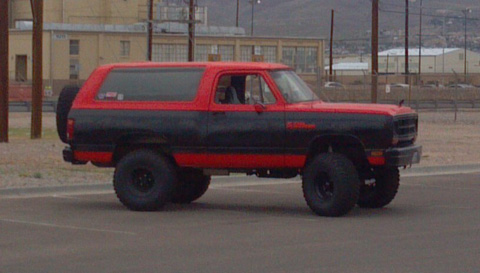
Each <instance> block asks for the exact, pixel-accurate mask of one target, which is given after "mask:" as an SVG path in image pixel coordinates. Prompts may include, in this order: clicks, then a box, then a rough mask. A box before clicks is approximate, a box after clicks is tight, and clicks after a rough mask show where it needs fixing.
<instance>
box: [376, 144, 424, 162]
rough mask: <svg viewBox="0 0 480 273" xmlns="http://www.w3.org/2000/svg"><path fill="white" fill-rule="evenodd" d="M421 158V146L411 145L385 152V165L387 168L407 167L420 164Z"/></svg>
mask: <svg viewBox="0 0 480 273" xmlns="http://www.w3.org/2000/svg"><path fill="white" fill-rule="evenodd" d="M421 157H422V146H420V145H412V146H408V147H403V148H390V149H388V150H386V151H385V165H387V166H396V167H400V166H408V165H412V164H417V163H420V158H421Z"/></svg>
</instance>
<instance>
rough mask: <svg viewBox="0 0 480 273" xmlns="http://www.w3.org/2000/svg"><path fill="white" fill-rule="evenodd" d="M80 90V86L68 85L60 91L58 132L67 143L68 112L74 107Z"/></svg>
mask: <svg viewBox="0 0 480 273" xmlns="http://www.w3.org/2000/svg"><path fill="white" fill-rule="evenodd" d="M78 91H80V87H78V86H73V85H67V86H65V87H64V88H63V89H62V92H60V96H59V97H58V101H57V113H56V114H57V116H56V119H57V133H58V136H59V137H60V139H61V140H62V142H64V143H67V120H68V113H69V112H70V109H71V108H72V104H73V101H74V100H75V97H76V96H77V94H78Z"/></svg>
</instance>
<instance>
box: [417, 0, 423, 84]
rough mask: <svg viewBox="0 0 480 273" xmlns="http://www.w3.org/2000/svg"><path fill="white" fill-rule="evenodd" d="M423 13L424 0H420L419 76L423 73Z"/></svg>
mask: <svg viewBox="0 0 480 273" xmlns="http://www.w3.org/2000/svg"><path fill="white" fill-rule="evenodd" d="M422 15H423V0H420V30H419V35H418V76H419V77H420V75H421V74H422ZM420 82H421V81H420Z"/></svg>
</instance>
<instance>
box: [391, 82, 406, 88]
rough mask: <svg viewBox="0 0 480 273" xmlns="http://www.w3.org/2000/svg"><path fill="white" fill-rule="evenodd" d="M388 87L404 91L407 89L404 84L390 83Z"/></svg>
mask: <svg viewBox="0 0 480 273" xmlns="http://www.w3.org/2000/svg"><path fill="white" fill-rule="evenodd" d="M390 87H391V88H405V89H408V88H409V85H408V84H406V83H391V84H390Z"/></svg>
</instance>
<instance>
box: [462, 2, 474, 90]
mask: <svg viewBox="0 0 480 273" xmlns="http://www.w3.org/2000/svg"><path fill="white" fill-rule="evenodd" d="M462 12H463V14H464V15H465V48H464V50H465V53H464V55H463V60H464V64H463V68H464V72H463V77H464V79H463V82H464V83H467V16H468V14H469V13H471V12H472V10H471V9H469V8H466V9H464V10H462Z"/></svg>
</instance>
